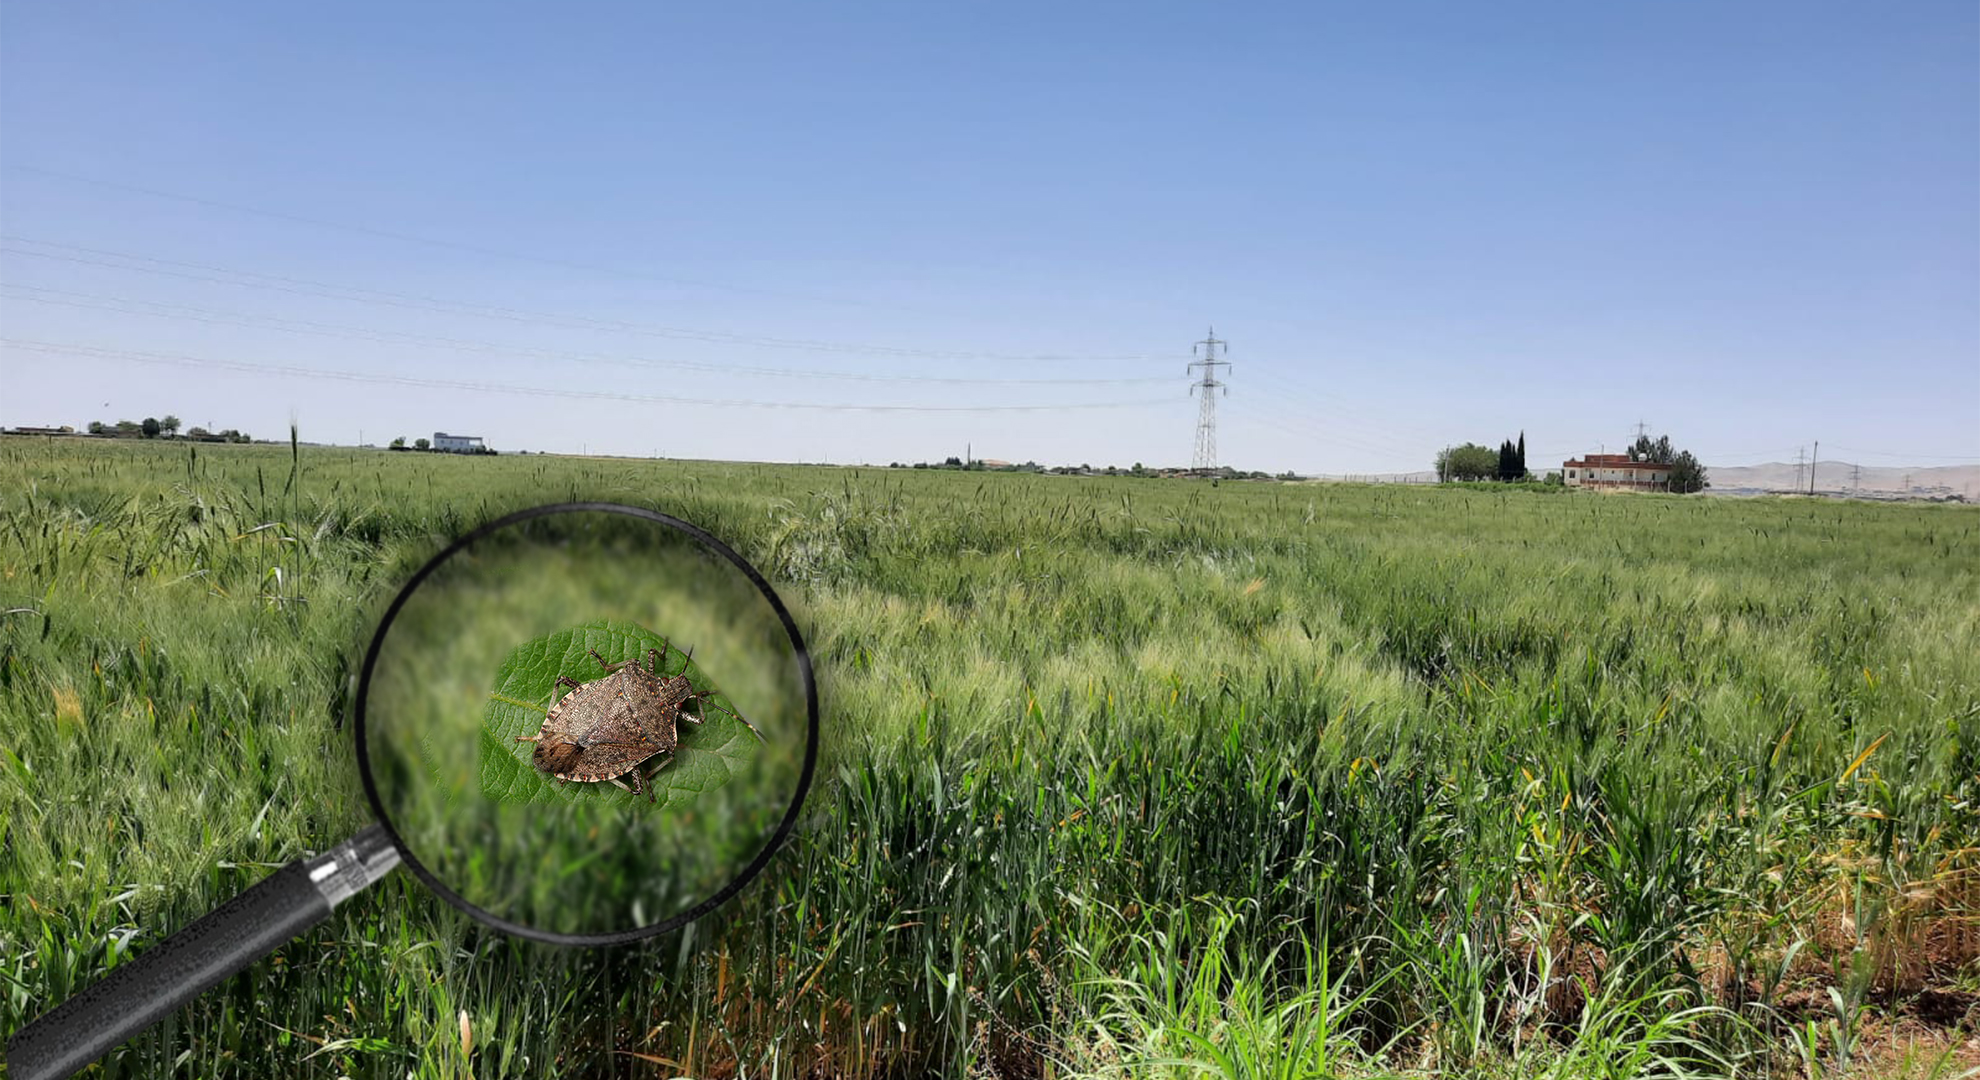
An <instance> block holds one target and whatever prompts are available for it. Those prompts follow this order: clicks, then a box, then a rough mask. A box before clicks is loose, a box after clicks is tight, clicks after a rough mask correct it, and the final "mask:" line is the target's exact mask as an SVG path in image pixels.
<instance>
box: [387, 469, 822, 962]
mask: <svg viewBox="0 0 1980 1080" xmlns="http://www.w3.org/2000/svg"><path fill="white" fill-rule="evenodd" d="M585 512H597V513H606V514H624V515H627V516H629V517H636V518H644V519H646V520H647V521H652V522H657V523H659V524H661V525H665V526H667V527H669V528H672V529H675V530H678V531H679V532H682V533H685V534H686V535H687V536H689V537H692V538H693V539H695V540H697V541H699V542H700V543H701V544H703V545H704V546H706V547H708V548H709V549H710V550H712V551H714V552H715V553H716V554H718V555H720V556H722V557H723V558H725V559H727V560H728V561H729V562H730V563H732V564H734V565H735V567H736V569H738V570H741V571H742V572H743V575H744V576H745V577H747V578H749V580H750V583H751V584H753V585H755V586H756V589H757V591H758V592H760V593H762V594H763V598H764V599H766V600H768V601H770V607H771V609H772V610H774V611H776V613H777V618H778V620H779V621H781V622H782V623H783V624H784V633H785V634H787V635H788V636H789V637H790V639H791V648H792V649H793V650H795V651H796V653H797V661H798V673H799V676H800V677H801V679H802V680H803V682H804V709H805V722H806V725H807V731H806V734H805V743H804V767H803V769H802V770H800V771H799V773H798V782H797V790H796V791H794V792H793V793H792V794H791V805H790V808H789V809H788V810H786V811H785V812H784V819H783V820H782V821H780V822H778V823H777V831H776V832H775V833H774V834H773V835H772V836H771V837H770V842H769V843H768V844H766V845H764V847H763V849H762V850H761V851H759V852H757V854H756V858H755V859H754V860H752V861H751V862H750V864H749V865H748V866H745V867H743V869H742V872H741V873H739V874H737V875H736V876H735V878H733V879H732V880H731V881H730V882H729V883H728V884H727V885H724V886H723V887H722V888H720V889H718V890H716V892H715V893H714V894H713V895H711V896H709V897H708V898H707V899H705V900H703V901H701V902H700V903H698V904H696V905H695V906H693V907H691V908H689V909H687V910H686V911H683V912H681V913H679V914H677V915H673V916H671V917H669V918H666V919H662V920H661V921H659V922H657V923H652V924H650V925H647V926H641V927H635V928H633V929H631V930H620V931H615V932H613V933H609V934H561V933H558V932H556V931H554V930H543V929H539V928H537V927H534V926H529V925H527V924H525V923H519V922H513V921H511V920H509V919H505V918H503V917H501V916H500V915H497V914H495V913H494V912H491V911H487V910H484V909H482V908H480V907H477V906H475V905H474V904H472V903H469V902H468V901H467V899H466V898H465V897H463V896H461V895H460V894H459V893H457V892H455V891H454V890H453V889H450V888H448V887H447V885H446V883H445V882H443V881H441V880H440V879H439V878H437V877H435V876H433V873H432V872H431V871H429V870H428V869H427V868H426V866H425V864H423V863H421V862H420V861H419V857H418V856H417V855H415V854H413V850H412V848H411V847H410V846H409V845H407V843H406V842H405V839H404V838H403V837H401V836H400V835H399V830H398V828H397V827H396V826H395V825H393V824H392V815H390V814H388V813H386V811H385V803H384V800H382V799H380V798H379V797H378V785H377V784H376V783H375V782H374V781H373V780H372V776H371V751H370V746H369V743H368V741H367V740H366V737H365V702H366V701H367V699H368V698H369V697H370V691H371V673H372V669H373V668H374V667H375V666H376V665H377V663H378V653H379V650H380V648H381V647H383V645H384V643H385V634H386V631H388V630H390V629H391V628H392V620H394V619H396V618H397V617H398V615H399V609H400V608H402V607H404V606H405V603H406V601H407V600H408V599H409V598H411V596H412V594H413V592H414V590H416V589H418V588H419V586H420V583H421V582H423V581H425V580H426V578H427V576H428V575H429V574H431V573H433V571H434V570H436V569H438V568H439V567H440V564H442V563H444V562H446V561H447V560H448V559H450V558H452V557H453V556H454V555H456V554H458V553H459V552H460V551H461V549H462V548H465V547H467V546H468V545H469V544H472V543H474V542H475V541H476V540H480V539H482V538H483V537H486V536H488V535H489V534H491V533H493V532H495V531H496V530H497V529H502V528H506V527H508V526H510V525H514V524H517V523H518V522H523V521H529V520H531V519H533V518H540V517H548V516H550V515H552V514H573V513H585ZM355 706H356V707H355V711H354V714H353V720H354V725H355V735H356V738H357V760H358V775H359V778H360V779H362V780H363V781H364V796H365V798H366V799H367V800H368V801H369V802H370V803H371V812H372V814H373V815H375V816H376V817H377V819H378V824H379V825H381V826H383V827H384V829H385V833H386V835H387V836H390V837H391V838H392V844H393V845H394V846H395V847H397V848H398V849H399V860H400V861H401V862H403V863H404V864H405V867H406V869H408V870H410V871H412V872H413V875H414V876H416V877H418V878H419V879H420V880H421V881H423V882H425V883H426V887H427V888H429V889H432V890H433V891H434V892H436V893H438V894H440V897H441V899H443V900H445V901H447V902H448V903H450V904H452V905H454V906H455V907H457V908H459V909H460V910H462V911H465V912H467V913H468V914H469V915H472V916H473V917H474V918H476V919H478V920H480V921H481V922H483V923H486V924H487V925H489V926H492V927H494V928H495V929H497V930H501V931H503V932H504V933H509V934H514V935H516V936H517V937H524V938H529V939H531V940H534V941H544V942H549V943H550V944H553V945H580V946H599V945H624V944H627V943H628V942H633V941H638V940H640V939H642V938H649V937H654V936H656V935H659V934H664V933H667V932H668V931H670V930H676V929H679V928H680V927H683V926H686V925H687V924H688V923H691V922H693V921H694V920H696V919H699V918H700V917H702V916H703V915H706V914H708V913H709V912H711V911H713V910H715V909H716V908H718V907H720V906H721V905H722V904H724V903H726V902H727V901H728V900H729V899H730V898H731V897H733V896H735V895H736V894H737V893H739V892H741V891H742V890H743V889H744V888H745V887H746V886H748V884H749V883H750V882H751V881H753V880H755V879H756V876H757V875H758V874H760V873H762V872H763V868H764V867H765V866H767V865H769V863H770V859H771V858H772V857H773V856H775V855H776V853H777V849H779V848H781V847H783V846H784V842H785V841H786V840H788V839H789V838H790V834H791V830H792V829H793V828H795V827H796V825H797V819H798V814H799V813H801V812H802V811H803V809H804V800H805V796H806V795H807V794H809V793H810V791H811V778H812V773H813V771H814V770H815V769H816V767H817V764H818V684H817V682H816V681H815V680H814V679H813V677H812V672H811V653H810V651H809V650H807V649H806V648H805V645H804V637H803V635H801V634H799V633H798V628H797V623H796V622H795V621H794V620H792V618H791V613H790V609H788V608H786V607H785V606H784V601H783V600H782V599H781V598H779V597H778V596H777V591H776V590H775V589H772V588H771V587H770V583H769V582H768V581H765V580H764V578H763V575H762V574H760V573H758V572H757V570H756V568H755V567H754V566H751V565H750V564H749V562H748V561H747V560H745V559H744V558H743V557H742V556H740V555H738V554H736V553H735V550H734V549H732V548H730V547H729V545H727V544H725V543H723V542H722V541H720V540H718V539H716V538H715V537H714V536H712V535H710V534H709V533H708V531H707V530H705V529H703V528H701V527H700V526H698V525H694V524H691V523H689V522H686V521H682V520H681V519H680V518H677V517H674V516H673V515H671V514H663V513H661V512H660V511H658V510H648V509H645V508H643V507H638V506H627V505H625V504H623V503H608V502H570V503H547V504H545V505H542V506H533V507H530V508H529V509H527V510H518V511H516V512H514V513H511V514H505V515H503V516H502V517H499V518H496V519H495V520H493V521H490V522H487V523H486V524H483V525H481V526H478V527H477V528H475V529H473V530H472V531H470V532H468V533H466V534H465V535H463V536H461V537H460V538H459V539H458V540H455V541H454V542H453V543H451V544H448V545H447V546H446V547H445V548H444V549H442V550H441V551H440V553H439V554H437V555H435V556H433V557H432V558H431V559H428V560H427V561H426V564H425V565H424V566H421V567H420V568H419V570H418V571H417V572H416V573H414V574H413V576H412V577H411V578H410V579H408V580H407V581H406V583H405V585H404V586H403V587H402V588H400V589H399V593H398V595H397V596H395V597H393V598H392V603H391V605H390V606H389V607H387V608H386V609H385V615H384V617H383V618H381V619H380V620H379V623H378V629H377V630H376V631H374V632H373V633H372V635H371V644H370V646H369V647H367V648H366V649H365V653H364V668H363V670H362V671H361V672H360V673H359V675H358V685H357V700H356V703H355Z"/></svg>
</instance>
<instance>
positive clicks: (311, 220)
mask: <svg viewBox="0 0 1980 1080" xmlns="http://www.w3.org/2000/svg"><path fill="white" fill-rule="evenodd" d="M6 168H8V169H10V170H12V171H15V172H23V173H33V174H35V175H39V176H46V177H50V178H52V179H56V180H66V181H69V182H71V183H77V184H90V185H93V186H96V187H103V188H109V189H111V190H113V191H124V192H129V193H131V194H133V195H145V196H149V197H151V198H156V199H170V200H174V201H177V202H183V203H191V204H193V205H195V206H206V207H211V208H213V209H215V210H227V211H231V212H233V213H237V214H251V215H254V216H257V217H265V218H272V219H274V220H277V221H288V222H293V223H295V224H298V225H310V226H314V227H316V228H320V229H334V230H341V231H344V232H352V233H359V234H362V235H365V236H375V237H378V238H380V239H384V240H396V241H399V242H401V243H407V244H420V245H424V246H426V247H434V248H445V249H447V250H450V251H461V252H466V253H468V254H471V255H480V256H484V257H488V258H497V259H510V260H514V261H517V262H530V263H538V264H540V265H543V266H554V267H558V268H561V269H565V270H578V271H583V272H585V273H592V274H606V275H611V276H616V277H626V278H638V279H642V280H646V281H659V282H664V283H666V284H669V285H684V286H687V287H690V288H697V289H715V290H719V291H723V292H738V293H750V294H754V295H757V296H772V297H780V298H783V299H789V300H808V301H812V302H814V303H826V304H843V305H847V306H852V307H869V308H879V309H887V308H891V309H893V310H896V311H911V310H914V309H911V308H903V307H899V306H898V305H888V304H875V303H872V302H870V301H865V300H853V299H848V298H845V297H835V296H820V295H817V294H811V293H800V292H787V291H783V290H779V289H762V288H755V287H751V286H747V285H730V284H725V283H723V282H716V281H703V280H699V279H695V278H682V277H671V276H668V275H664V274H653V273H647V272H644V271H639V270H627V269H624V268H622V267H611V266H600V265H597V264H594V263H583V262H576V261H574V260H570V259H557V258H548V257H545V256H541V255H527V254H523V253H521V252H514V251H503V250H501V249H499V248H490V247H482V246H481V245H479V244H465V243H461V242H459V241H456V240H441V239H438V238H435V237H431V236H417V235H414V234H412V233H402V232H395V231H393V230H390V229H380V228H376V227H373V226H370V225H353V224H351V223H349V222H343V221H330V220H327V219H324V218H315V217H308V216H306V215H303V214H291V213H286V212H284V211H280V210H268V209H265V208H262V207H256V206H247V205H244V204H241V203H233V202H226V201H224V200H221V199H209V198H206V197H204V196H199V195H187V194H184V193H182V192H176V191H164V190H161V189H159V188H150V187H140V186H138V185H136V184H126V183H122V182H119V181H116V180H104V179H102V178H100V177H94V176H81V175H78V174H76V173H65V172H59V171H57V170H55V169H44V168H41V167H40V166H36V165H21V164H10V165H8V166H6ZM922 314H926V313H925V312H922Z"/></svg>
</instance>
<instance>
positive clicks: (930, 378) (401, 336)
mask: <svg viewBox="0 0 1980 1080" xmlns="http://www.w3.org/2000/svg"><path fill="white" fill-rule="evenodd" d="M10 289H11V290H25V291H27V292H32V293H40V294H46V295H37V296H19V295H16V296H14V297H13V298H14V299H17V300H26V301H29V302H30V303H37V304H57V305H60V306H63V307H73V308H81V309H84V310H88V311H112V312H117V313H119V314H124V315H142V316H150V317H154V318H167V319H188V320H191V321H194V322H202V323H210V324H214V325H222V326H242V327H247V328H250V329H268V330H280V331H283V332H284V333H292V334H311V335H315V336H319V337H334V338H342V339H345V340H355V341H372V342H377V343H381V344H406V345H422V346H431V347H437V348H443V349H456V350H461V351H465V352H476V353H493V354H497V355H507V356H520V357H535V358H541V359H550V360H575V361H578V362H579V363H606V364H626V365H632V366H635V367H664V368H679V369H683V370H688V371H706V372H714V373H717V374H724V375H761V376H770V377H777V378H796V379H837V380H847V381H855V382H912V383H936V384H946V385H959V386H998V385H1007V386H1107V385H1135V384H1140V385H1147V384H1152V383H1171V382H1173V380H1172V379H1166V378H1134V379H970V378H959V377H949V376H941V375H874V374H865V373H861V372H850V371H807V370H802V369H796V368H771V367H757V366H751V365H736V364H716V363H708V362H705V361H694V360H662V359H657V358H654V357H644V356H626V355H618V354H611V353H582V352H572V351H567V350H559V349H531V348H523V347H517V346H509V345H501V344H498V343H496V342H490V341H478V340H471V339H463V338H447V337H435V336H431V335H426V334H411V333H406V332H404V331H398V330H379V329H374V328H370V327H362V326H343V325H338V324H335V323H320V322H313V321H310V320H305V319H287V318H281V317H278V316H271V315H251V314H246V313H243V312H228V311H215V310H213V309H210V308H199V307H193V306H191V305H187V304H164V303H159V302H158V301H154V300H135V299H131V298H128V297H118V296H103V295H100V294H93V293H78V292H70V291H67V290H64V289H48V288H43V287H42V286H39V285H20V284H16V283H14V282H9V281H0V290H10ZM64 297H66V298H68V299H63V298H64ZM140 305H141V306H140ZM145 308H156V309H161V310H144V309H145Z"/></svg>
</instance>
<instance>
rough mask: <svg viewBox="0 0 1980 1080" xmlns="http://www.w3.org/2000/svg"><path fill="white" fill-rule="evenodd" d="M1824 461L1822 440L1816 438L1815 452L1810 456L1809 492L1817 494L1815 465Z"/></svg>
mask: <svg viewBox="0 0 1980 1080" xmlns="http://www.w3.org/2000/svg"><path fill="white" fill-rule="evenodd" d="M1821 461H1822V440H1820V439H1816V440H1815V453H1814V454H1812V455H1810V456H1809V458H1808V493H1809V494H1810V495H1813V494H1815V466H1816V465H1818V464H1820V463H1821Z"/></svg>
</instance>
